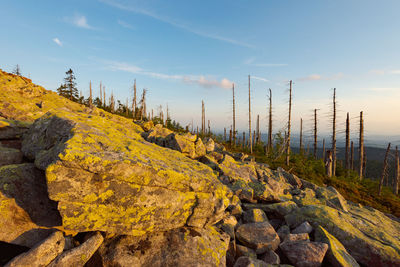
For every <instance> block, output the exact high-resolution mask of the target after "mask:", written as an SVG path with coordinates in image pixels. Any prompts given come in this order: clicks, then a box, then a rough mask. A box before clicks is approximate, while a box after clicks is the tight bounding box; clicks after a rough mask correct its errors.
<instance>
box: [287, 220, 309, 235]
mask: <svg viewBox="0 0 400 267" xmlns="http://www.w3.org/2000/svg"><path fill="white" fill-rule="evenodd" d="M312 230H313V228H312V226H311V225H310V224H309V223H308V222H307V221H305V222H303V223H302V224H300V225H299V226H297V227H296V228H295V229H294V230H293V231H292V233H293V234H303V233H306V234H309V233H311V232H312Z"/></svg>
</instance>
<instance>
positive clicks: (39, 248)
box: [5, 231, 64, 267]
mask: <svg viewBox="0 0 400 267" xmlns="http://www.w3.org/2000/svg"><path fill="white" fill-rule="evenodd" d="M63 249H64V236H63V233H62V232H59V231H57V232H55V233H53V234H51V235H50V236H49V237H48V238H46V239H45V240H43V241H42V242H40V243H39V244H37V245H36V246H35V247H33V248H31V249H30V250H28V251H27V252H24V253H22V254H21V255H18V256H17V257H15V258H13V259H12V260H11V261H9V262H8V263H7V264H6V265H5V267H31V266H47V265H48V264H49V263H50V262H51V261H52V260H53V259H54V258H55V257H57V256H58V255H59V254H60V253H61V252H62V251H63Z"/></svg>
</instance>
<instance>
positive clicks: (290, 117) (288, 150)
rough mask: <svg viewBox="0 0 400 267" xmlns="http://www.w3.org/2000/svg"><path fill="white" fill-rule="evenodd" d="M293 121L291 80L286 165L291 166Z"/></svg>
mask: <svg viewBox="0 0 400 267" xmlns="http://www.w3.org/2000/svg"><path fill="white" fill-rule="evenodd" d="M291 119H292V80H290V88H289V117H288V132H287V147H286V165H287V166H289V161H290V124H291Z"/></svg>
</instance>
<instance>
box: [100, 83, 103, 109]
mask: <svg viewBox="0 0 400 267" xmlns="http://www.w3.org/2000/svg"><path fill="white" fill-rule="evenodd" d="M103 103H104V100H103V92H102V87H101V82H100V107H102V106H103Z"/></svg>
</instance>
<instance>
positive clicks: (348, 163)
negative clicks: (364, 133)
mask: <svg viewBox="0 0 400 267" xmlns="http://www.w3.org/2000/svg"><path fill="white" fill-rule="evenodd" d="M349 150H350V118H349V113H348V112H347V118H346V152H345V153H346V154H345V159H344V160H345V169H346V170H347V175H348V174H349V172H348V170H349V169H350V157H349V155H350V153H349V152H350V151H349Z"/></svg>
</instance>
